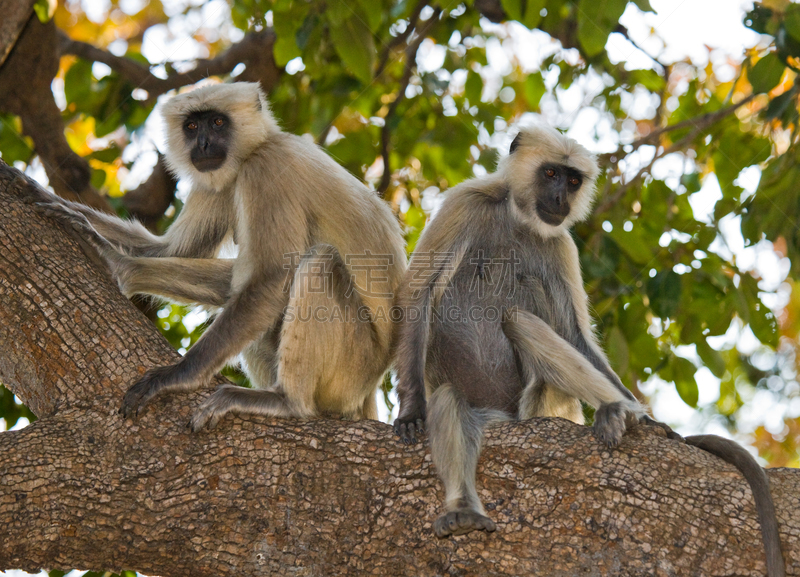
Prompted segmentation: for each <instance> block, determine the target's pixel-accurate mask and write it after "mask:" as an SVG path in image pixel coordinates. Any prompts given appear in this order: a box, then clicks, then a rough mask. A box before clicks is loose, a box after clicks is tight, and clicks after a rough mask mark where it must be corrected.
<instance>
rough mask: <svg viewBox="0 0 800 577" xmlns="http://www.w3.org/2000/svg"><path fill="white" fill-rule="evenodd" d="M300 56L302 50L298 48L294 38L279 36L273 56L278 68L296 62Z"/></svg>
mask: <svg viewBox="0 0 800 577" xmlns="http://www.w3.org/2000/svg"><path fill="white" fill-rule="evenodd" d="M300 54H301V53H300V48H298V46H297V42H295V39H294V38H287V37H285V36H278V38H277V39H276V40H275V45H274V47H273V49H272V56H273V57H274V58H275V64H277V65H278V66H286V64H288V63H289V61H290V60H294V59H295V58H297V57H298V56H300Z"/></svg>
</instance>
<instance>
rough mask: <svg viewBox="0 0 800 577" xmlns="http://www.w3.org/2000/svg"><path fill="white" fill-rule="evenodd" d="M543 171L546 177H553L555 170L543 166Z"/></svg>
mask: <svg viewBox="0 0 800 577" xmlns="http://www.w3.org/2000/svg"><path fill="white" fill-rule="evenodd" d="M544 173H545V174H546V175H547V176H548V178H553V177H554V176H555V175H556V171H555V170H553V169H552V168H545V169H544Z"/></svg>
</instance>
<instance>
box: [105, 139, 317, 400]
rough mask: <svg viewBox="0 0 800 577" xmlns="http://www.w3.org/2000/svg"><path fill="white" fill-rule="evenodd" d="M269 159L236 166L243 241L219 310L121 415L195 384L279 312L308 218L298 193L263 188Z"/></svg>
mask: <svg viewBox="0 0 800 577" xmlns="http://www.w3.org/2000/svg"><path fill="white" fill-rule="evenodd" d="M269 162H270V161H269V158H265V157H261V156H259V157H256V156H255V155H254V157H251V159H250V160H248V161H247V162H246V163H244V164H243V165H242V167H241V168H240V171H239V176H238V178H237V183H236V194H235V199H236V202H237V203H238V204H240V205H242V206H243V207H247V210H242V211H240V212H239V213H238V224H239V226H241V227H242V228H241V230H242V231H243V234H242V238H241V241H242V242H241V244H240V247H239V249H240V250H239V255H238V256H237V258H236V260H235V264H234V265H233V269H232V271H231V274H232V276H231V278H232V280H231V287H232V288H231V297H230V298H229V299H228V300H227V301H226V302H225V304H224V309H223V311H222V312H221V313H220V314H219V315H218V316H217V318H216V319H215V320H214V322H213V323H212V324H211V326H210V327H209V328H208V329H207V330H206V331H205V333H203V336H202V337H201V338H200V340H199V341H197V342H196V343H195V344H194V346H192V348H190V349H189V350H188V351H187V353H186V355H184V356H183V358H182V359H181V360H180V361H179V362H178V363H176V364H175V365H172V366H167V367H159V368H156V369H152V370H150V371H148V372H147V373H145V375H144V376H143V377H142V378H141V379H140V380H139V381H138V382H136V383H135V384H134V385H133V386H132V387H131V388H130V389H128V392H127V393H126V394H125V397H124V399H123V402H122V408H121V409H120V412H121V413H122V414H123V415H125V416H129V415H134V414H137V413H138V412H139V409H140V408H141V407H142V406H144V404H145V403H147V401H148V400H149V399H151V398H152V397H153V396H155V395H157V394H159V393H160V392H163V391H180V390H189V389H195V388H197V387H199V386H200V385H201V384H202V383H203V382H204V381H206V380H207V379H208V378H210V377H211V375H213V374H214V373H215V372H217V371H218V370H220V369H221V368H222V367H223V366H224V365H225V363H226V362H227V361H228V360H229V359H230V358H232V357H233V356H235V355H237V354H238V353H240V352H241V351H242V350H243V349H244V348H245V346H246V345H247V344H248V343H250V342H252V341H253V340H255V339H256V337H258V336H259V335H261V334H263V333H264V332H266V331H268V330H270V329H272V328H273V327H274V326H275V324H276V322H277V321H278V319H279V318H280V315H281V314H282V312H283V309H284V307H285V305H286V303H287V302H288V300H289V293H288V290H287V289H288V288H289V286H288V285H287V282H286V281H287V280H289V278H291V275H293V274H294V268H292V267H293V266H294V267H296V266H297V265H296V263H290V264H288V265H287V257H289V256H291V255H298V254H303V253H304V252H305V251H306V248H307V247H306V244H305V243H306V242H307V239H308V238H309V234H308V219H307V218H305V216H304V215H303V214H302V212H301V211H302V210H303V209H302V207H299V206H297V204H296V199H294V198H287V197H286V196H285V195H282V194H272V193H271V192H273V191H269V192H270V193H265V191H264V184H263V182H264V181H263V179H264V175H265V174H269V173H268V172H267V171H266V168H267V167H268V166H269ZM298 212H299V213H300V214H298Z"/></svg>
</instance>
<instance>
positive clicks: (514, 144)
mask: <svg viewBox="0 0 800 577" xmlns="http://www.w3.org/2000/svg"><path fill="white" fill-rule="evenodd" d="M521 136H522V133H521V132H520V133H519V134H517V135H516V136H515V137H514V140H512V141H511V147H510V148H509V149H508V153H509V154H514V151H515V150H516V149H517V147H518V146H519V145H520V141H521V140H522V138H521Z"/></svg>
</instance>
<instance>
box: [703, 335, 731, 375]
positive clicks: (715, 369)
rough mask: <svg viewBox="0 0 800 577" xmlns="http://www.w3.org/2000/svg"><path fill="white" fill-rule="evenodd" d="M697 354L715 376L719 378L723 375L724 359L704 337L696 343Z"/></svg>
mask: <svg viewBox="0 0 800 577" xmlns="http://www.w3.org/2000/svg"><path fill="white" fill-rule="evenodd" d="M697 354H698V355H700V359H701V360H702V361H703V364H704V365H705V366H706V367H708V370H710V371H711V373H712V374H713V375H714V376H715V377H717V378H720V379H721V378H722V377H723V376H724V375H725V368H726V366H725V359H724V358H723V357H722V355H721V354H720V352H719V351H717V350H714V349H712V348H711V347H710V346H709V345H708V343H707V342H706V341H705V339H703V340H701V341H700V342H698V343H697Z"/></svg>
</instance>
